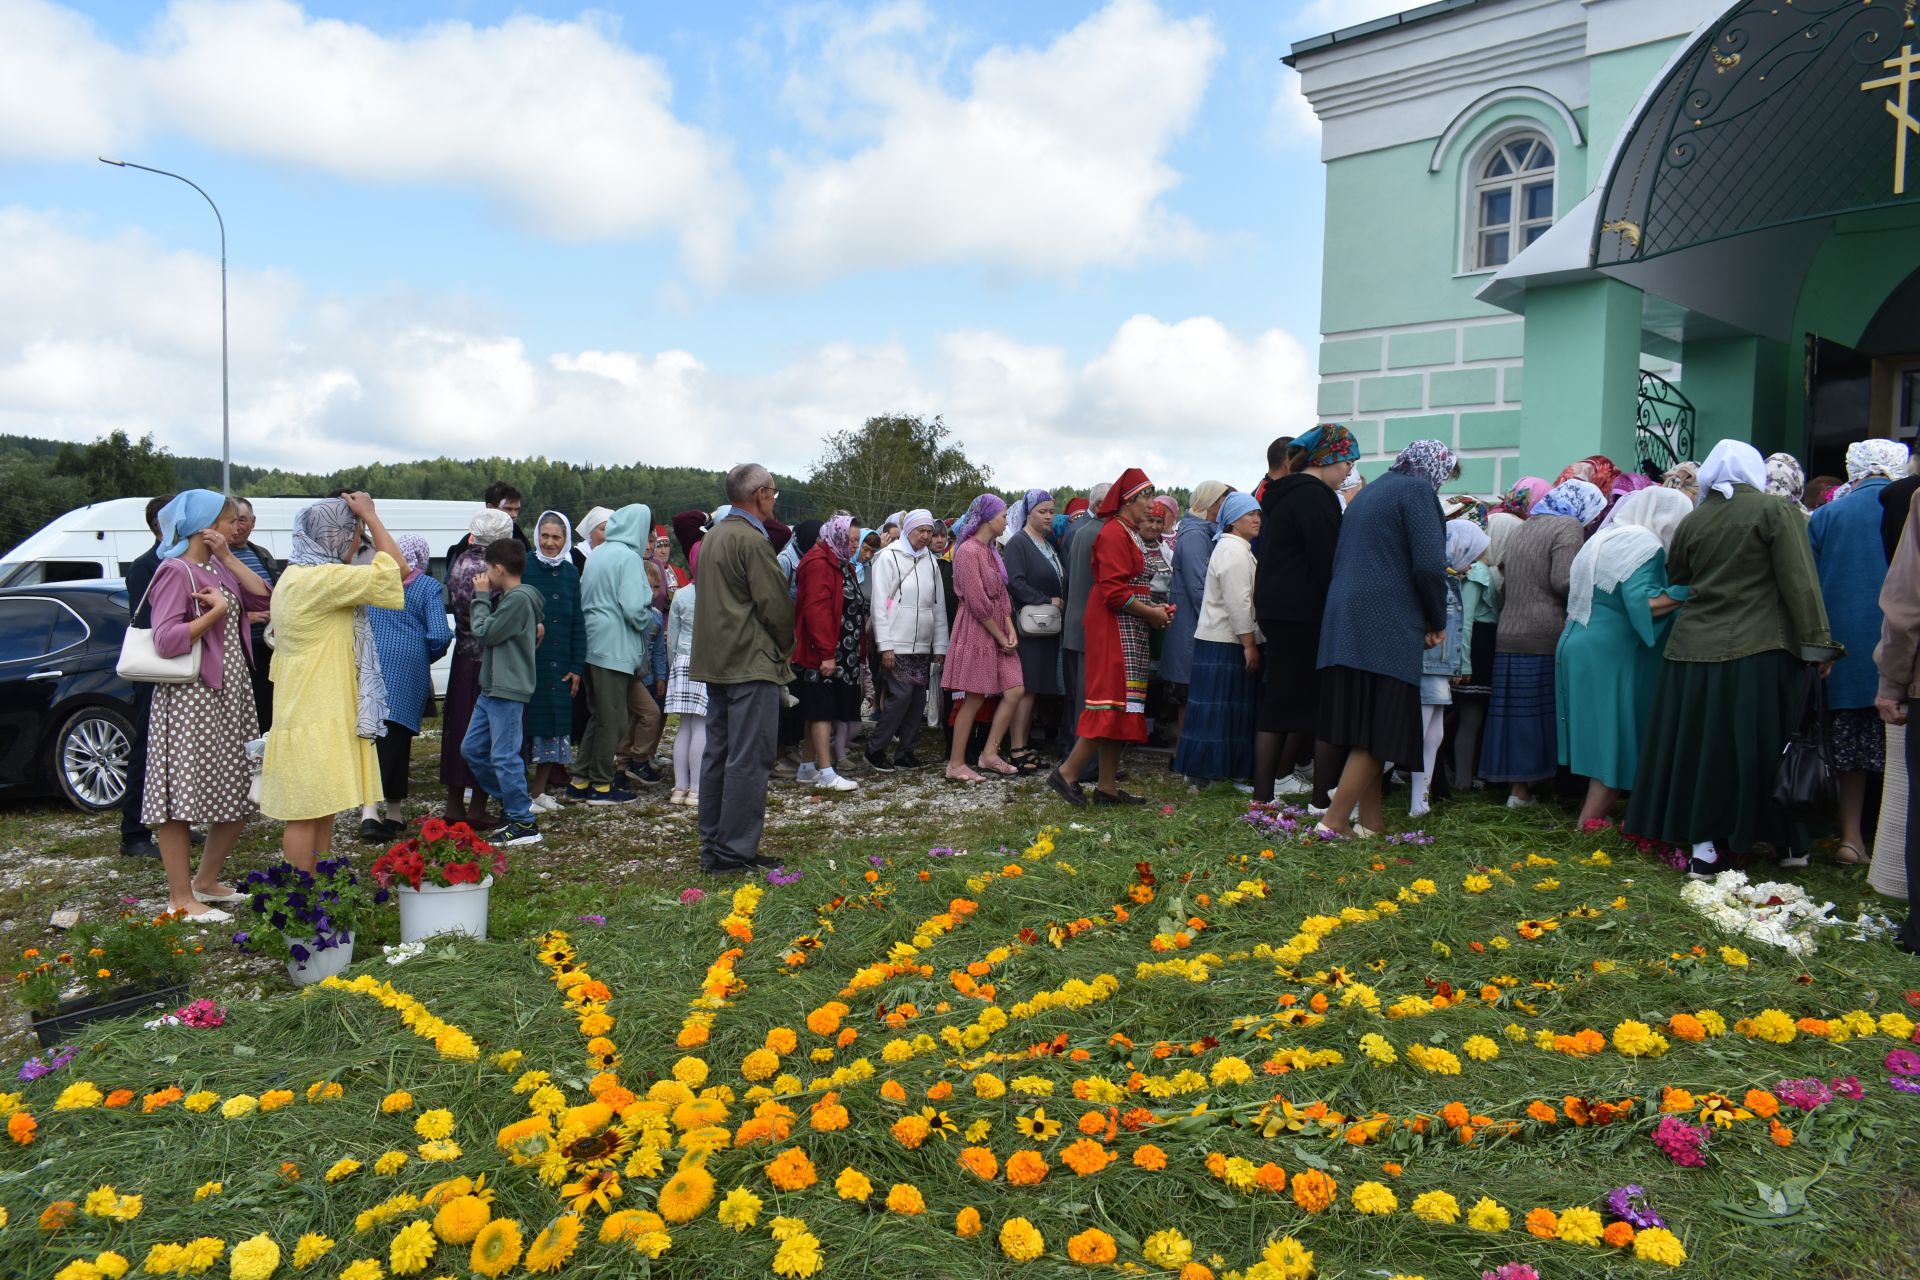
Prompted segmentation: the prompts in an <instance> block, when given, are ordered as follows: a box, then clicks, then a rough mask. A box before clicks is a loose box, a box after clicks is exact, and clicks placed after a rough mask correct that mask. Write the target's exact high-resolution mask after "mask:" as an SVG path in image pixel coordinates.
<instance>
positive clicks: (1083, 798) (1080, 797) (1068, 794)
mask: <svg viewBox="0 0 1920 1280" xmlns="http://www.w3.org/2000/svg"><path fill="white" fill-rule="evenodd" d="M1047 785H1048V786H1049V787H1052V788H1053V793H1054V794H1055V795H1057V796H1059V797H1060V798H1061V799H1062V800H1065V801H1066V802H1067V803H1068V804H1070V805H1075V806H1078V807H1080V808H1085V807H1086V804H1087V793H1086V792H1084V791H1082V790H1081V789H1080V788H1079V787H1077V786H1075V785H1074V784H1073V783H1071V782H1068V781H1067V780H1066V778H1065V777H1064V776H1062V775H1061V773H1060V771H1059V770H1058V769H1055V770H1053V771H1052V772H1051V773H1049V774H1047Z"/></svg>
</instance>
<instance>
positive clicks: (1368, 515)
mask: <svg viewBox="0 0 1920 1280" xmlns="http://www.w3.org/2000/svg"><path fill="white" fill-rule="evenodd" d="M1458 472H1459V464H1458V463H1457V462H1456V461H1455V459H1454V455H1453V451H1452V450H1451V449H1449V448H1447V447H1446V446H1445V445H1444V444H1442V443H1440V442H1439V441H1438V440H1416V441H1414V442H1413V443H1412V444H1410V445H1408V446H1407V447H1406V448H1405V449H1403V450H1401V452H1400V456H1399V457H1398V458H1395V459H1394V462H1393V465H1392V466H1391V467H1390V468H1388V470H1387V473H1386V474H1385V475H1383V476H1381V477H1379V478H1378V479H1376V480H1375V481H1374V482H1373V483H1371V484H1369V485H1368V486H1367V487H1366V488H1365V489H1364V490H1362V491H1361V493H1360V496H1359V497H1358V498H1355V499H1354V500H1353V502H1352V504H1351V505H1350V506H1348V508H1347V514H1346V515H1345V516H1344V517H1342V519H1341V523H1340V543H1339V549H1338V550H1337V551H1336V552H1335V553H1334V558H1333V581H1332V588H1331V590H1330V591H1329V592H1328V593H1327V612H1326V620H1325V622H1323V623H1322V624H1321V628H1320V649H1319V657H1318V663H1319V670H1320V694H1319V718H1318V734H1319V738H1320V741H1322V742H1325V743H1328V744H1330V745H1332V746H1336V747H1345V748H1347V749H1348V750H1347V760H1346V764H1345V766H1344V767H1343V768H1342V769H1341V772H1340V785H1339V786H1338V787H1337V788H1335V789H1334V792H1333V796H1332V798H1331V799H1330V800H1329V801H1328V805H1329V807H1328V809H1327V813H1326V817H1325V818H1324V819H1323V820H1322V822H1321V825H1320V826H1318V827H1316V828H1315V834H1316V835H1319V836H1320V837H1321V838H1323V839H1326V838H1336V839H1344V838H1346V837H1347V836H1360V837H1362V838H1366V837H1368V836H1372V835H1375V834H1377V833H1378V832H1379V831H1380V830H1381V829H1382V828H1384V827H1385V826H1386V813H1385V811H1384V809H1383V808H1382V807H1381V803H1380V795H1381V781H1382V779H1381V766H1382V765H1383V764H1384V763H1385V762H1386V761H1388V760H1393V761H1397V762H1399V763H1401V764H1404V765H1409V766H1411V765H1417V764H1418V763H1419V761H1420V758H1421V754H1422V741H1421V736H1420V669H1421V667H1422V665H1423V662H1422V659H1423V657H1424V655H1425V652H1426V650H1428V649H1430V648H1432V647H1434V646H1435V645H1437V644H1440V643H1441V642H1442V641H1443V640H1444V639H1445V638H1446V627H1447V534H1446V528H1445V525H1444V523H1443V522H1442V521H1441V519H1440V503H1439V501H1438V495H1439V492H1440V488H1441V486H1443V485H1445V484H1446V483H1447V482H1448V481H1450V480H1452V479H1453V478H1454V477H1455V476H1456V475H1457V474H1458ZM1274 674H1280V673H1279V672H1275V673H1274ZM1356 810H1358V812H1359V818H1358V820H1357V821H1355V820H1354V819H1353V814H1354V812H1355V811H1356Z"/></svg>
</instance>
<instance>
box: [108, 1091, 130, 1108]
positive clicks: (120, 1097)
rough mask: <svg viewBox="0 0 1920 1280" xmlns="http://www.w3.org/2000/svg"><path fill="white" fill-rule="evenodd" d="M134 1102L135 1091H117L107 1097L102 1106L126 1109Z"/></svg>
mask: <svg viewBox="0 0 1920 1280" xmlns="http://www.w3.org/2000/svg"><path fill="white" fill-rule="evenodd" d="M132 1101H133V1090H131V1089H115V1090H114V1091H113V1092H112V1093H110V1094H108V1095H107V1099H106V1101H105V1102H104V1103H103V1104H102V1105H103V1106H108V1107H124V1106H126V1105H127V1104H128V1103H129V1102H132Z"/></svg>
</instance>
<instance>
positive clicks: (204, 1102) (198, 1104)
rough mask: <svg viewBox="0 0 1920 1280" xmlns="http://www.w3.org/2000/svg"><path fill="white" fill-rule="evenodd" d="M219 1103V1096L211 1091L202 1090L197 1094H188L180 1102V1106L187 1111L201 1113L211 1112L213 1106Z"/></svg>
mask: <svg viewBox="0 0 1920 1280" xmlns="http://www.w3.org/2000/svg"><path fill="white" fill-rule="evenodd" d="M219 1101H220V1095H219V1094H217V1093H215V1092H214V1091H213V1090H211V1089H202V1090H200V1091H199V1092H198V1093H190V1094H188V1095H187V1096H186V1098H185V1099H183V1100H182V1101H181V1103H180V1105H181V1106H183V1107H185V1108H186V1109H187V1110H189V1111H193V1112H202V1111H211V1110H213V1107H214V1104H215V1103H217V1102H219Z"/></svg>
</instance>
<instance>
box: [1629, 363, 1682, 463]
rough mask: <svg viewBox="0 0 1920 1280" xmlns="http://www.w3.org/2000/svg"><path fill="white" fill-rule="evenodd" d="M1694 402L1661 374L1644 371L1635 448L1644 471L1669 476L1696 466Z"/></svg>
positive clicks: (1642, 373)
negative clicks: (1681, 467) (1686, 466)
mask: <svg viewBox="0 0 1920 1280" xmlns="http://www.w3.org/2000/svg"><path fill="white" fill-rule="evenodd" d="M1693 420H1694V411H1693V401H1691V400H1689V399H1687V398H1686V396H1684V395H1682V394H1681V393H1680V388H1678V387H1676V386H1674V385H1673V384H1672V383H1671V382H1668V381H1667V380H1666V379H1665V378H1663V377H1661V376H1660V375H1659V374H1657V373H1648V372H1647V371H1646V370H1645V369H1642V370H1641V371H1640V416H1639V421H1638V422H1636V423H1635V424H1634V446H1635V449H1636V450H1637V452H1638V453H1639V455H1640V465H1641V468H1642V469H1643V470H1649V469H1651V468H1658V469H1659V470H1660V471H1662V472H1665V471H1668V470H1671V469H1672V468H1673V467H1674V466H1675V465H1676V464H1678V463H1682V462H1692V461H1693V460H1694V458H1693Z"/></svg>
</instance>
